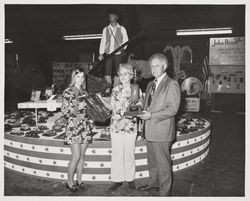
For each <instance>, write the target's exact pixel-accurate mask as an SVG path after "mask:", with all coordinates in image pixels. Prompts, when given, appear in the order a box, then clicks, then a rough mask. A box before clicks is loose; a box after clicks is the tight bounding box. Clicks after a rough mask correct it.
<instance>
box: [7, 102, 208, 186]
mask: <svg viewBox="0 0 250 201" xmlns="http://www.w3.org/2000/svg"><path fill="white" fill-rule="evenodd" d="M39 104H40V105H39ZM18 106H19V107H18V108H19V110H18V111H16V112H12V113H6V114H5V116H4V123H5V124H4V131H5V132H4V167H5V168H7V169H10V170H12V171H16V172H19V173H23V174H26V175H30V176H33V177H39V178H43V179H54V180H67V167H68V162H69V159H70V157H71V151H70V148H69V145H66V144H65V143H64V137H65V125H66V119H65V118H64V116H63V114H62V112H61V111H60V106H61V103H60V101H59V103H56V105H55V104H54V106H55V107H56V108H57V109H56V111H54V112H51V111H48V110H47V109H48V107H47V106H46V101H45V102H43V104H41V103H37V104H36V103H32V104H30V103H20V104H18ZM39 107H40V108H39ZM34 108H36V110H35V111H34ZM176 126H177V129H176V132H177V139H176V141H175V142H174V144H173V146H172V149H171V157H172V160H173V165H172V168H173V171H174V172H177V171H180V170H184V169H186V168H189V167H191V166H193V165H195V164H198V163H200V162H201V161H203V159H204V158H205V157H206V156H207V155H208V152H209V142H210V130H211V128H210V127H211V124H210V121H209V120H207V119H205V118H194V117H193V116H192V115H190V114H182V115H180V116H178V117H177V125H176ZM92 135H93V141H92V143H91V144H89V147H88V149H87V151H86V161H85V164H84V172H83V176H82V179H83V180H85V181H89V182H109V181H110V179H111V177H110V167H111V153H112V148H111V143H110V133H109V126H108V124H105V123H104V124H103V123H94V128H93V132H92ZM135 159H136V179H145V178H147V177H149V174H148V166H147V149H146V143H145V140H143V139H142V138H141V136H140V133H139V132H138V137H137V140H136V149H135Z"/></svg>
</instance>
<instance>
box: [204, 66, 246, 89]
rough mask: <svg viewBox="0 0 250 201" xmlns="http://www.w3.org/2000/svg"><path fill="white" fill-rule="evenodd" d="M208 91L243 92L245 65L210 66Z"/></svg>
mask: <svg viewBox="0 0 250 201" xmlns="http://www.w3.org/2000/svg"><path fill="white" fill-rule="evenodd" d="M211 72H212V76H210V77H209V79H208V92H209V93H235V94H236V93H237V94H240V93H245V66H211Z"/></svg>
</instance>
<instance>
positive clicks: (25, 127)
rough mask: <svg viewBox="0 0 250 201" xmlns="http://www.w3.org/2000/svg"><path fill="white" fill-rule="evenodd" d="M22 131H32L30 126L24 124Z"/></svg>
mask: <svg viewBox="0 0 250 201" xmlns="http://www.w3.org/2000/svg"><path fill="white" fill-rule="evenodd" d="M20 130H21V131H29V130H31V129H30V127H29V125H28V124H22V125H21V129H20Z"/></svg>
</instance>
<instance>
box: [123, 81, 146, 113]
mask: <svg viewBox="0 0 250 201" xmlns="http://www.w3.org/2000/svg"><path fill="white" fill-rule="evenodd" d="M139 99H140V89H139V86H138V84H137V83H133V84H131V97H130V102H131V104H130V105H129V107H128V110H127V111H126V112H125V113H124V115H125V116H131V117H133V116H137V115H140V114H142V113H143V112H142V106H141V105H139V104H138V103H139Z"/></svg>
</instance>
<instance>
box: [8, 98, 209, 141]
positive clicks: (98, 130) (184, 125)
mask: <svg viewBox="0 0 250 201" xmlns="http://www.w3.org/2000/svg"><path fill="white" fill-rule="evenodd" d="M99 101H100V100H98V99H97V97H96V96H90V97H88V98H87V99H86V102H87V103H88V107H89V108H90V107H91V110H89V111H93V113H91V112H90V115H92V118H95V119H98V120H99V121H98V122H101V121H107V118H108V115H109V111H108V110H107V109H105V107H102V106H100V105H99V104H96V105H95V103H96V102H99ZM96 111H98V112H96ZM98 115H99V116H98ZM102 115H103V116H102ZM38 119H39V121H38V125H37V126H36V125H35V115H34V112H32V110H19V111H17V112H13V113H10V114H5V124H4V130H5V132H6V133H9V134H11V135H18V136H24V137H31V138H54V139H64V137H65V126H66V124H67V120H66V118H65V117H64V116H63V114H62V113H61V112H60V111H57V112H48V111H46V110H42V109H41V110H39V111H38ZM41 119H42V121H41ZM207 124H208V121H207V120H205V119H203V118H194V117H193V115H192V114H190V113H185V114H182V115H180V116H178V117H177V124H176V134H177V136H181V135H186V134H190V133H193V132H197V131H200V130H203V129H204V128H206V125H207ZM138 135H140V133H139V134H138ZM92 136H94V140H102V141H109V140H110V133H109V126H108V124H104V125H100V123H99V124H98V123H95V124H94V128H93V133H92Z"/></svg>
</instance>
